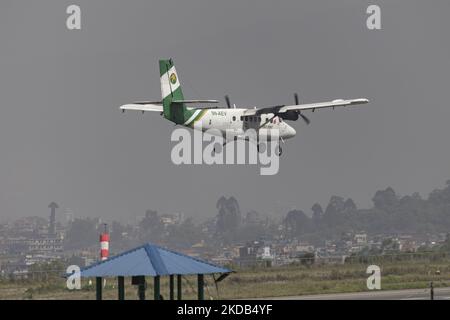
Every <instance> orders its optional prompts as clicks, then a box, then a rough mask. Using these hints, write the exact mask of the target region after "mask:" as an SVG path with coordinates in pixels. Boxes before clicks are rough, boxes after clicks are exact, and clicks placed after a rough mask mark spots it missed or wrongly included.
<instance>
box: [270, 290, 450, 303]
mask: <svg viewBox="0 0 450 320" xmlns="http://www.w3.org/2000/svg"><path fill="white" fill-rule="evenodd" d="M265 299H268V300H430V289H407V290H385V291H384V290H381V291H365V292H351V293H331V294H317V295H305V296H290V297H272V298H265ZM434 299H435V300H450V287H446V288H436V289H434Z"/></svg>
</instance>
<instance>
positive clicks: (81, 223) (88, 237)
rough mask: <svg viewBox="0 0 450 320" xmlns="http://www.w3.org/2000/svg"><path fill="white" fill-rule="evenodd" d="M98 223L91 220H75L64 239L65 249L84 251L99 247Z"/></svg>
mask: <svg viewBox="0 0 450 320" xmlns="http://www.w3.org/2000/svg"><path fill="white" fill-rule="evenodd" d="M98 237H99V232H98V230H97V221H96V220H94V219H91V218H85V219H75V220H74V221H72V223H71V224H70V227H69V229H68V231H67V234H66V238H65V239H64V248H65V249H84V248H88V247H90V246H93V245H98Z"/></svg>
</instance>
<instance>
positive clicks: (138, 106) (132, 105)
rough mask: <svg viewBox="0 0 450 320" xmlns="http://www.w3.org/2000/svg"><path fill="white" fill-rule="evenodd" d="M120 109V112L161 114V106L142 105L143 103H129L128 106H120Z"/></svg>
mask: <svg viewBox="0 0 450 320" xmlns="http://www.w3.org/2000/svg"><path fill="white" fill-rule="evenodd" d="M120 109H121V110H122V111H125V110H135V111H156V112H163V106H162V105H161V104H151V103H144V101H143V102H142V103H141V102H135V103H130V104H124V105H123V106H120Z"/></svg>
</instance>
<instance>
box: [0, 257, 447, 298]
mask: <svg viewBox="0 0 450 320" xmlns="http://www.w3.org/2000/svg"><path fill="white" fill-rule="evenodd" d="M368 265H369V264H368V263H366V262H363V263H359V262H357V261H353V262H351V263H346V264H339V265H317V264H315V265H302V264H298V265H291V266H286V267H273V268H255V269H246V270H237V272H236V273H233V274H231V275H230V276H229V277H228V278H226V279H225V280H223V281H222V282H220V283H219V284H218V288H219V290H218V292H217V291H216V287H215V285H214V281H213V279H212V277H211V276H206V277H205V280H206V285H207V286H206V288H205V297H206V298H212V299H217V298H220V299H237V298H258V297H275V296H296V295H307V294H321V293H337V292H355V291H367V288H366V280H367V277H368V274H366V268H367V266H368ZM377 265H378V266H380V268H381V276H382V278H381V287H382V290H394V289H413V288H417V289H420V288H423V289H425V288H427V287H428V286H429V283H430V281H433V283H434V286H435V287H442V286H450V258H449V257H448V255H442V254H441V255H439V254H437V255H421V256H420V255H419V256H417V255H409V256H407V258H406V257H402V258H399V259H397V258H396V259H391V258H386V257H385V258H384V259H379V260H378V261H377ZM147 282H148V289H147V298H148V299H152V298H153V291H152V290H153V285H152V278H150V277H149V278H147ZM125 283H126V299H137V288H136V287H134V286H132V285H131V284H130V283H131V279H129V278H127V279H126V281H125ZM196 283H197V282H196V278H195V277H185V278H183V298H184V299H195V298H196V295H197V292H196ZM168 287H169V286H168V277H163V278H161V294H162V295H163V296H164V298H165V299H168V291H169V289H168ZM103 295H104V299H117V282H116V279H113V278H111V279H107V280H106V286H105V288H104V292H103ZM0 299H95V281H94V279H92V282H91V284H89V280H87V279H83V281H82V290H73V291H70V290H67V289H66V288H65V279H63V278H61V277H59V276H49V277H47V278H45V277H41V278H39V279H37V278H35V279H34V280H31V279H29V280H15V281H12V280H5V279H3V280H2V281H1V282H0Z"/></svg>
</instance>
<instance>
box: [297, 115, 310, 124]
mask: <svg viewBox="0 0 450 320" xmlns="http://www.w3.org/2000/svg"><path fill="white" fill-rule="evenodd" d="M299 115H300V117H302V119H303V121H305V123H306V124H310V123H311V121H310V120H309V119H308V118H307V117H306V116H305V115H303V114H301V113H299Z"/></svg>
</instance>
